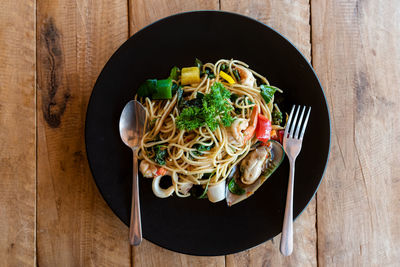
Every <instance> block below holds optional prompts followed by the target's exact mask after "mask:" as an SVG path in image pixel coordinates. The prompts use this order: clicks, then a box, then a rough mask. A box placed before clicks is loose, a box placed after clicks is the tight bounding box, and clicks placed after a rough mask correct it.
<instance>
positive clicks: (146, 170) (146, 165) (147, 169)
mask: <svg viewBox="0 0 400 267" xmlns="http://www.w3.org/2000/svg"><path fill="white" fill-rule="evenodd" d="M139 170H140V172H141V173H142V174H143V176H144V177H146V178H154V177H155V176H156V175H157V171H158V168H157V166H155V165H154V164H152V163H150V162H148V161H147V160H142V161H141V162H140V165H139Z"/></svg>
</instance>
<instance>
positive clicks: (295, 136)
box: [293, 106, 306, 139]
mask: <svg viewBox="0 0 400 267" xmlns="http://www.w3.org/2000/svg"><path fill="white" fill-rule="evenodd" d="M305 110H306V106H304V107H303V110H302V111H301V115H300V119H299V122H298V123H297V128H296V133H295V134H294V136H293V137H294V138H296V139H298V138H299V132H300V127H301V122H302V121H303V115H304V111H305Z"/></svg>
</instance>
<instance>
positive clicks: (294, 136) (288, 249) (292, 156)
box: [280, 105, 311, 256]
mask: <svg viewBox="0 0 400 267" xmlns="http://www.w3.org/2000/svg"><path fill="white" fill-rule="evenodd" d="M295 109H296V115H295V116H294V118H293V112H294V111H295ZM305 110H306V107H305V106H304V107H303V109H302V112H301V115H300V119H299V120H297V116H298V115H299V111H300V106H298V107H297V108H296V105H294V106H293V108H292V111H291V112H290V116H289V119H288V122H287V124H286V129H285V135H284V137H283V149H284V150H285V153H286V155H287V156H288V158H289V162H290V172H289V184H288V189H287V196H286V207H285V217H284V219H283V228H282V236H281V244H280V251H281V253H282V254H283V255H285V256H289V255H290V254H292V251H293V186H294V166H295V161H296V158H297V156H298V155H299V153H300V150H301V144H302V142H303V136H304V132H305V130H306V126H307V122H308V118H309V116H310V112H311V107H310V108H309V109H308V112H307V116H306V118H305V119H304V122H302V121H303V115H304V111H305ZM296 126H297V127H296ZM300 129H301V132H300ZM295 130H296V131H295Z"/></svg>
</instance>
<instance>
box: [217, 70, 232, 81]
mask: <svg viewBox="0 0 400 267" xmlns="http://www.w3.org/2000/svg"><path fill="white" fill-rule="evenodd" d="M219 75H220V76H221V77H222V78H223V79H224V80H226V81H227V82H228V83H230V84H234V83H235V80H234V79H233V78H232V77H231V76H230V75H229V74H228V73H226V72H224V71H222V70H221V71H219Z"/></svg>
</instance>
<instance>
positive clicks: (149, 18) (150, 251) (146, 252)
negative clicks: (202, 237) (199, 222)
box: [129, 0, 225, 267]
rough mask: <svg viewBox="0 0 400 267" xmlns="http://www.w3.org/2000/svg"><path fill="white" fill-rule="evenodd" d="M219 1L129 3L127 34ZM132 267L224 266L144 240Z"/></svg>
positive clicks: (215, 259) (135, 250) (138, 0)
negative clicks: (128, 27)
mask: <svg viewBox="0 0 400 267" xmlns="http://www.w3.org/2000/svg"><path fill="white" fill-rule="evenodd" d="M218 8H219V4H218V0H208V1H207V0H202V1H186V0H173V1H167V0H161V1H159V0H147V1H146V0H129V25H130V34H131V35H132V34H134V33H135V32H136V31H138V30H140V29H141V28H143V27H144V26H146V25H148V24H150V23H152V22H154V21H156V20H158V19H161V18H163V17H166V16H169V15H172V14H175V13H179V12H184V11H189V10H196V9H218ZM132 254H133V255H132V262H133V265H134V266H146V267H147V266H157V267H158V266H225V257H223V256H221V257H195V256H188V255H184V254H180V253H176V252H172V251H169V250H166V249H163V248H160V247H158V246H156V245H154V244H152V243H150V242H148V241H146V240H143V243H142V244H141V245H140V247H134V248H133V249H132Z"/></svg>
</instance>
